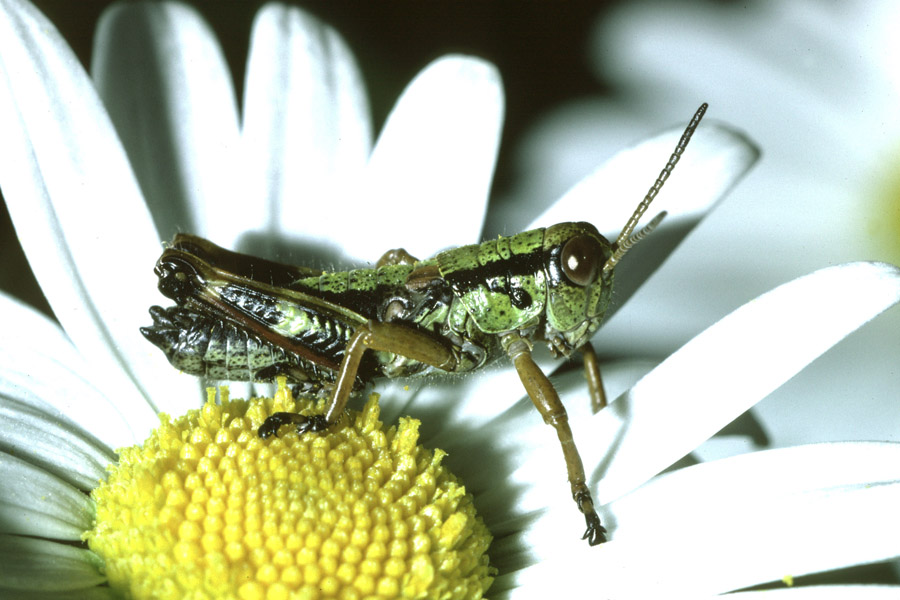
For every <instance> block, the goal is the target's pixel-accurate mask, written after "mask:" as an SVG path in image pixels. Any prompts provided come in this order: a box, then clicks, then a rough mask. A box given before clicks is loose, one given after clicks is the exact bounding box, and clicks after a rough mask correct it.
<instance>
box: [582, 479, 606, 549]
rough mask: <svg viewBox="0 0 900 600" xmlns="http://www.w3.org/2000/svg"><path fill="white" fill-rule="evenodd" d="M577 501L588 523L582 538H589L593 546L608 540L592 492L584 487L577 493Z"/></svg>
mask: <svg viewBox="0 0 900 600" xmlns="http://www.w3.org/2000/svg"><path fill="white" fill-rule="evenodd" d="M575 503H576V504H578V509H579V510H580V511H581V512H582V513H583V514H584V520H585V522H586V523H587V529H586V530H585V531H584V535H583V536H581V539H583V540H587V541H588V544H590V545H591V546H596V545H597V544H602V543H603V542H605V541H606V528H605V527H603V525H601V524H600V517H599V516H597V511H596V510H594V501H593V500H592V499H591V493H590V492H589V491H587V489H584V490H583V491H581V492H579V493H577V494H575Z"/></svg>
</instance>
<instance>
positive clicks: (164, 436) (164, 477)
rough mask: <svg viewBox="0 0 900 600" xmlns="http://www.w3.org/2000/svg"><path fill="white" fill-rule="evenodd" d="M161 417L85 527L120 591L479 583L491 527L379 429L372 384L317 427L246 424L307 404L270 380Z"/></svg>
mask: <svg viewBox="0 0 900 600" xmlns="http://www.w3.org/2000/svg"><path fill="white" fill-rule="evenodd" d="M221 395H222V398H221V403H220V404H216V402H215V393H214V391H213V390H210V391H209V399H208V401H207V403H206V404H205V405H204V406H203V408H202V409H200V410H192V411H190V412H189V413H188V414H187V415H185V416H184V417H182V418H179V419H176V420H174V421H172V420H171V419H169V417H168V416H166V415H161V416H160V420H161V424H160V426H159V428H158V429H156V430H155V431H154V432H153V434H151V436H150V438H149V439H148V440H147V441H146V442H145V443H144V445H143V446H142V447H131V448H126V449H124V450H122V451H121V452H120V455H119V457H120V458H119V463H118V464H117V465H114V466H112V467H111V468H110V475H109V479H108V481H106V482H105V483H103V484H101V485H100V486H99V487H98V488H97V489H96V490H94V492H93V497H94V500H95V501H96V504H97V520H96V524H95V527H94V528H93V529H92V530H91V531H89V532H88V533H86V534H85V538H86V540H87V542H88V544H89V546H90V548H91V549H92V550H93V551H94V552H96V553H97V554H98V555H99V556H100V557H101V558H102V559H103V560H104V561H105V572H106V575H107V577H108V578H109V584H110V586H111V587H112V588H113V589H114V590H116V591H118V592H120V593H123V594H124V595H126V596H127V597H131V598H172V599H178V600H181V599H187V598H197V599H199V598H210V599H212V598H216V599H218V598H241V599H262V598H266V599H276V598H323V597H340V598H363V597H386V598H387V597H404V598H480V597H481V596H482V594H483V593H484V592H485V591H486V590H487V588H488V586H490V584H491V582H492V580H493V577H492V575H493V569H492V568H491V567H489V566H488V557H487V554H486V551H487V547H488V545H489V544H490V540H491V538H490V534H489V533H488V531H487V528H486V527H485V526H484V523H483V522H482V521H481V519H480V518H479V517H477V516H476V515H475V509H474V507H473V505H472V497H471V496H470V495H467V494H466V492H465V488H464V487H463V486H462V485H460V484H459V483H458V482H457V480H456V478H455V477H454V476H453V475H452V474H451V473H450V472H448V471H447V470H446V469H445V468H444V467H443V466H441V459H442V458H443V457H444V455H445V453H444V452H443V451H441V450H435V451H434V453H432V452H429V451H428V450H426V449H424V448H422V447H421V446H418V445H417V441H418V437H419V433H418V427H419V421H417V420H415V419H400V425H399V426H398V427H391V428H390V429H388V430H387V431H384V429H383V427H382V424H381V422H380V421H379V420H378V416H379V408H378V402H377V396H376V395H374V394H373V395H372V397H371V398H370V399H369V401H368V403H367V404H366V406H365V408H364V409H363V410H362V412H355V411H352V412H351V413H350V414H348V415H347V416H345V418H344V419H343V420H342V422H341V423H340V424H338V425H336V426H334V427H333V428H331V429H330V430H329V431H327V432H324V433H306V434H304V435H302V436H298V435H297V434H296V433H294V432H288V428H284V429H282V434H281V437H279V438H271V439H268V440H263V439H260V438H259V436H258V435H257V434H256V430H257V428H258V427H259V425H260V424H261V423H262V422H263V420H265V418H266V417H267V416H268V415H270V414H271V413H272V412H275V411H295V412H296V411H299V412H303V413H304V414H306V413H313V412H315V411H316V410H317V408H318V410H321V408H322V407H321V406H319V407H316V406H315V405H314V403H313V402H312V401H310V400H298V401H295V400H294V399H293V398H292V396H291V393H290V391H289V390H288V389H287V388H286V386H285V385H284V382H283V381H282V382H280V385H279V389H278V391H277V392H276V394H275V398H274V399H270V398H261V399H254V400H252V401H250V402H245V401H231V400H229V399H228V397H227V390H222V392H221Z"/></svg>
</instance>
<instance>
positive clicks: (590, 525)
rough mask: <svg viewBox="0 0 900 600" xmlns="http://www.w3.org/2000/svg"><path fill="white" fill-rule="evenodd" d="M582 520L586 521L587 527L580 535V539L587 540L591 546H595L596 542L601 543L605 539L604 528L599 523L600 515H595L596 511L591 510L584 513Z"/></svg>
mask: <svg viewBox="0 0 900 600" xmlns="http://www.w3.org/2000/svg"><path fill="white" fill-rule="evenodd" d="M584 520H585V522H587V529H586V530H585V532H584V535H583V536H581V539H583V540H587V541H588V544H590V545H591V546H596V545H597V544H602V543H603V542H605V541H606V528H605V527H603V525H601V524H600V517H598V516H597V513H596V512H594V511H591V512H590V513H587V514H585V515H584Z"/></svg>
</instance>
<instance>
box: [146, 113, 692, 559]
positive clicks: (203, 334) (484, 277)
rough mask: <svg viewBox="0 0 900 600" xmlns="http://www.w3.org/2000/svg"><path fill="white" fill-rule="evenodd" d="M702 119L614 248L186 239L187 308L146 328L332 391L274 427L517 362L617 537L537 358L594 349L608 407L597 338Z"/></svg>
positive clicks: (179, 362) (182, 349) (174, 266)
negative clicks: (360, 248) (303, 249)
mask: <svg viewBox="0 0 900 600" xmlns="http://www.w3.org/2000/svg"><path fill="white" fill-rule="evenodd" d="M706 108H707V105H706V104H703V105H702V106H701V107H700V108H699V109H698V110H697V112H696V113H695V114H694V117H693V119H691V121H690V124H689V125H688V126H687V128H686V129H685V131H684V134H683V135H682V136H681V139H680V141H679V142H678V145H677V147H676V148H675V151H674V152H673V153H672V155H671V157H670V158H669V161H668V163H667V164H666V165H665V167H664V168H663V169H662V171H661V172H660V174H659V177H658V178H657V180H656V182H655V183H654V184H653V186H652V187H651V188H650V190H649V192H648V193H647V195H646V196H645V197H644V199H643V200H642V201H641V202H640V204H639V205H638V206H637V208H636V210H635V211H634V214H632V216H631V218H630V219H629V220H628V222H627V223H626V224H625V227H624V228H623V230H622V232H621V233H620V234H619V237H618V238H617V239H616V241H615V242H614V243H612V244H611V243H609V241H607V240H606V238H604V237H603V236H602V235H600V234H599V233H598V232H597V229H596V228H595V227H594V226H593V225H591V224H590V223H583V222H580V223H560V224H558V225H554V226H552V227H547V228H542V229H534V230H531V231H526V232H524V233H519V234H516V235H513V236H511V237H500V238H499V239H496V240H491V241H487V242H483V243H481V244H476V245H471V246H463V247H461V248H454V249H451V250H446V251H444V252H441V253H439V254H438V255H437V256H435V257H434V258H431V259H428V260H417V259H415V258H413V257H412V256H410V255H409V254H408V253H407V252H406V251H404V250H402V249H396V250H391V251H388V252H387V253H385V255H384V256H383V257H382V258H381V259H380V260H379V261H378V263H377V265H376V267H375V268H374V269H373V268H366V269H354V270H350V271H341V272H326V271H320V270H316V269H309V268H305V267H297V266H289V265H283V264H279V263H275V262H271V261H267V260H263V259H259V258H254V257H249V256H246V255H242V254H238V253H235V252H230V251H228V250H225V249H223V248H220V247H218V246H216V245H214V244H212V243H211V242H209V241H206V240H204V239H201V238H198V237H196V236H191V235H185V234H179V235H176V236H175V239H174V241H173V242H172V243H171V244H170V245H169V246H168V247H167V248H166V249H165V251H164V252H163V254H162V256H161V257H160V259H159V261H158V262H157V264H156V268H155V272H156V274H157V276H158V277H159V290H160V291H161V292H162V293H163V295H165V296H166V297H168V298H170V299H172V300H174V301H175V303H176V306H174V307H171V308H168V309H163V308H161V307H159V306H154V307H152V308H151V309H150V314H151V316H152V317H153V321H154V324H153V325H152V326H150V327H143V328H141V332H142V333H143V334H144V336H145V337H146V338H147V339H148V340H149V341H151V342H152V343H154V344H155V345H157V346H158V347H159V348H160V349H162V351H163V352H164V353H165V354H166V356H167V358H168V359H169V361H170V362H171V364H172V365H173V366H175V367H176V368H178V369H180V370H182V371H184V372H186V373H190V374H194V375H200V376H205V377H208V378H212V379H222V380H237V381H259V382H268V381H274V379H275V378H276V377H278V376H283V377H286V378H287V380H288V381H289V382H290V383H291V384H293V385H297V386H300V387H301V388H303V389H305V390H308V391H319V392H324V393H327V394H329V400H328V403H327V405H326V410H325V413H324V414H321V415H313V416H304V415H300V414H295V413H286V412H279V413H275V414H273V415H272V416H270V417H269V418H267V419H266V421H265V422H264V423H263V424H262V426H261V427H260V428H259V436H260V437H262V438H268V437H270V436H272V435H277V433H278V430H279V429H280V427H281V426H282V425H287V424H291V425H294V426H295V428H296V431H297V433H298V434H300V435H302V434H304V433H306V432H316V431H324V430H326V429H328V428H329V427H331V426H332V425H334V424H335V423H337V422H338V420H339V419H340V417H341V415H342V414H343V412H344V409H345V407H346V405H347V401H348V399H349V398H350V395H351V392H353V391H354V389H358V388H361V387H363V386H364V385H365V384H366V383H368V382H369V381H371V380H372V379H373V378H374V377H378V376H383V377H408V376H413V375H423V374H427V373H434V372H438V373H465V372H469V371H472V370H475V369H478V368H480V367H482V366H483V365H485V364H487V363H488V362H490V361H492V360H494V359H496V358H499V357H500V356H506V357H508V358H509V359H510V360H511V361H512V363H513V365H515V368H516V371H517V372H518V374H519V377H520V379H521V380H522V384H523V385H524V387H525V390H526V391H527V392H528V395H529V397H530V398H531V400H532V401H533V402H534V405H535V407H536V408H537V409H538V411H539V412H540V414H541V416H542V417H543V419H544V421H545V422H546V423H547V424H549V425H550V426H552V427H553V428H554V429H555V430H556V433H557V436H558V437H559V441H560V444H561V446H562V451H563V456H564V458H565V461H566V468H567V471H568V479H569V484H570V485H571V491H572V497H573V499H574V500H575V503H576V505H577V506H578V508H579V510H580V511H581V512H582V513H583V514H584V517H585V520H586V522H587V530H586V531H585V533H584V536H583V538H582V539H587V540H588V543H590V544H591V545H592V546H593V545H596V544H599V543H601V542H604V541H606V530H605V529H604V527H603V526H602V525H601V523H600V518H599V517H598V516H597V512H596V511H595V509H594V503H593V499H592V498H591V493H590V491H589V490H588V487H587V485H586V483H585V474H584V467H583V466H582V461H581V457H580V456H579V454H578V449H577V448H576V446H575V442H574V440H573V438H572V430H571V428H570V427H569V422H568V417H567V415H566V409H565V407H564V406H563V404H562V402H561V401H560V399H559V395H558V394H557V392H556V390H555V389H554V388H553V385H552V384H551V383H550V381H549V380H548V379H547V376H546V375H544V373H543V372H542V371H541V370H540V368H539V367H538V366H537V364H536V363H535V362H534V360H533V359H532V356H531V350H532V346H533V344H534V343H535V342H544V343H546V344H547V345H548V346H549V347H550V350H551V352H552V353H553V354H554V355H555V356H563V357H568V356H570V355H572V354H573V353H574V352H575V351H576V350H578V351H580V352H581V353H582V354H583V356H584V367H585V373H586V376H587V380H588V389H589V392H590V396H591V401H592V404H593V405H594V407H595V409H599V408H601V407H602V406H604V405H605V404H606V398H605V396H604V392H603V386H602V383H601V379H600V370H599V368H598V361H597V356H596V354H595V352H594V348H593V346H592V345H591V344H590V339H591V336H592V335H593V334H594V332H595V331H596V330H597V329H598V328H599V327H600V323H601V321H602V320H603V316H604V313H605V312H606V309H607V307H608V306H609V301H610V294H611V291H612V286H613V271H614V269H615V266H616V265H617V264H618V263H619V261H620V260H621V259H622V257H623V256H624V255H625V253H626V252H627V251H628V250H629V248H631V247H632V246H633V245H634V244H635V243H637V242H638V241H640V240H641V239H642V238H643V237H645V236H646V235H647V234H648V233H649V232H650V231H652V230H653V228H654V227H656V225H657V224H658V223H659V221H660V220H661V218H662V216H663V214H664V213H663V214H660V215H659V216H657V217H656V218H655V219H653V220H652V221H651V222H650V224H648V225H647V226H646V227H644V228H643V229H641V230H640V231H638V232H637V233H635V232H634V230H635V228H636V227H637V224H638V221H639V220H640V218H641V216H642V215H643V214H644V212H645V211H646V210H647V207H648V206H649V205H650V203H651V202H652V201H653V199H654V198H655V197H656V195H657V193H658V192H659V190H660V188H662V185H663V183H664V182H665V181H666V179H668V177H669V175H670V174H671V173H672V170H673V169H674V167H675V164H676V163H677V162H678V160H679V158H680V157H681V154H682V153H683V152H684V149H685V147H686V146H687V144H688V142H689V141H690V138H691V135H693V133H694V131H695V129H696V128H697V126H698V124H699V123H700V119H701V118H702V117H703V115H704V113H705V112H706Z"/></svg>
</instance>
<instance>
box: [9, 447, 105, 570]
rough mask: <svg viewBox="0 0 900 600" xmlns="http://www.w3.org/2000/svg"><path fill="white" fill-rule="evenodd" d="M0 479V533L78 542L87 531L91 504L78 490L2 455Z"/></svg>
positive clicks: (92, 514) (52, 476)
mask: <svg viewBox="0 0 900 600" xmlns="http://www.w3.org/2000/svg"><path fill="white" fill-rule="evenodd" d="M0 476H2V481H3V486H2V487H0V532H2V533H16V534H21V535H28V536H32V537H44V538H51V539H59V540H68V541H70V542H80V541H81V535H82V534H83V533H84V532H85V531H87V530H88V529H90V528H91V526H92V523H93V520H94V508H93V502H92V501H91V499H90V497H89V496H88V495H87V494H85V493H84V492H83V491H82V490H79V489H77V488H75V487H73V486H71V485H69V484H67V483H65V482H63V481H62V480H61V479H59V478H58V477H56V476H54V475H51V474H49V473H47V472H46V471H44V470H42V469H40V468H38V467H35V466H34V465H30V464H28V463H27V462H25V461H24V460H21V459H19V458H16V457H15V456H11V455H9V454H7V453H6V452H0ZM96 484H97V481H95V482H94V487H95V486H96ZM0 587H2V583H0Z"/></svg>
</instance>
